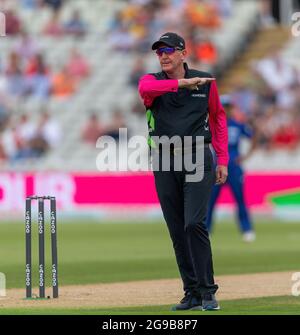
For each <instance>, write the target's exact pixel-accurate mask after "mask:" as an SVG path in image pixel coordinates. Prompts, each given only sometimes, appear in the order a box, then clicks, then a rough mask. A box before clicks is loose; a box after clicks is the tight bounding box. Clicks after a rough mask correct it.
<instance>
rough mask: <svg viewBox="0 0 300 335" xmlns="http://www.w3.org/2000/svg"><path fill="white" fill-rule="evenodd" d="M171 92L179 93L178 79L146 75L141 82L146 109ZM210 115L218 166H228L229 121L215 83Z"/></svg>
mask: <svg viewBox="0 0 300 335" xmlns="http://www.w3.org/2000/svg"><path fill="white" fill-rule="evenodd" d="M169 92H178V80H177V79H165V80H157V79H156V78H155V77H154V76H153V75H151V74H146V75H144V76H143V77H142V78H141V79H140V81H139V93H140V96H141V98H142V99H143V101H144V105H145V106H146V107H151V105H152V104H153V102H154V100H155V98H157V97H159V96H161V95H163V94H166V93H169ZM208 113H209V128H210V132H211V135H212V145H213V148H214V150H215V153H216V156H217V164H218V165H225V166H227V165H228V161H229V155H228V130H227V120H226V114H225V111H224V108H223V106H222V104H221V102H220V98H219V94H218V89H217V85H216V82H215V81H213V82H211V84H210V90H209V97H208ZM174 117H176V116H175V115H174Z"/></svg>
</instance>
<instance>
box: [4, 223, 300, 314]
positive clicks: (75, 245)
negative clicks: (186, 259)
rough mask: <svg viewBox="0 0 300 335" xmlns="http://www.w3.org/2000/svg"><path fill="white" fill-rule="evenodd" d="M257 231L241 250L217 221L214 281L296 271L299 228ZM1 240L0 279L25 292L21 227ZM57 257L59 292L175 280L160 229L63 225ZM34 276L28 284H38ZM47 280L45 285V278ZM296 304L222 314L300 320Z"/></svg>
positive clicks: (266, 302)
mask: <svg viewBox="0 0 300 335" xmlns="http://www.w3.org/2000/svg"><path fill="white" fill-rule="evenodd" d="M47 229H49V228H47ZM256 231H257V240H256V241H255V243H251V244H245V243H244V242H242V240H241V236H240V234H239V232H238V229H237V226H236V225H235V224H234V223H229V222H222V223H218V224H217V225H216V226H215V231H214V234H213V235H212V237H211V241H212V248H213V257H214V268H215V274H216V275H223V274H242V273H256V272H271V271H288V270H295V269H296V270H297V269H299V271H300V266H299V264H300V243H299V241H300V224H297V223H283V222H279V221H273V222H263V221H257V222H256ZM0 233H1V244H0V255H1V256H0V257H1V259H0V266H1V268H0V272H3V273H4V274H5V275H6V281H7V288H20V287H24V275H25V274H24V267H25V237H24V235H25V233H24V223H1V224H0ZM46 233H47V234H46V260H47V263H48V264H47V265H48V268H46V271H47V272H48V273H50V272H49V271H50V265H51V264H50V259H51V258H50V256H51V254H50V252H51V251H50V233H49V231H46ZM37 235H38V234H37V227H34V229H33V236H34V239H33V264H37V258H38V250H37ZM34 248H35V249H34ZM58 257H59V264H58V266H59V267H58V270H59V282H60V285H70V284H76V285H80V284H89V283H109V282H119V281H131V280H146V279H163V278H178V277H179V274H178V270H177V266H176V262H175V257H174V253H173V249H172V244H171V241H170V238H169V234H168V231H167V228H166V226H165V224H164V223H162V222H155V223H153V224H150V223H146V224H141V223H103V224H97V223H87V222H77V223H66V224H62V223H61V224H59V226H58ZM35 268H37V266H35ZM35 271H36V270H35ZM35 271H33V278H35V279H34V280H36V282H35V281H34V283H33V284H34V285H37V271H36V272H35ZM48 281H49V283H48V284H50V278H49V279H48ZM24 291H25V288H24ZM174 303H176V302H174ZM299 304H300V298H299V297H269V298H259V299H247V300H236V301H232V302H231V301H223V302H222V308H223V311H220V314H222V313H225V314H226V313H229V314H230V313H231V312H232V314H237V312H239V313H240V314H249V313H252V312H253V313H254V314H270V313H271V314H278V313H279V314H280V313H281V314H289V313H291V314H295V313H298V314H300V308H299ZM167 310H169V307H168V306H149V307H144V308H140V307H139V308H122V309H109V310H108V309H106V310H104V309H103V310H102V309H97V310H96V309H86V310H82V309H81V310H80V314H84V313H86V314H114V313H115V314H160V313H163V314H167V312H166V311H167ZM44 312H45V314H56V313H57V314H64V313H66V314H79V311H78V310H76V309H55V310H51V309H50V310H49V309H47V311H44ZM11 313H12V314H25V313H29V311H26V310H25V309H5V308H4V309H2V310H1V312H0V314H11ZM30 313H34V314H35V313H37V314H39V313H41V314H42V313H43V310H41V309H37V310H34V309H30Z"/></svg>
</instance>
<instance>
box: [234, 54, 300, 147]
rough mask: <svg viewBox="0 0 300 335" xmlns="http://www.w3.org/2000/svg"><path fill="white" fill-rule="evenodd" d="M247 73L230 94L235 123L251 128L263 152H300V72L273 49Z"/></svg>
mask: <svg viewBox="0 0 300 335" xmlns="http://www.w3.org/2000/svg"><path fill="white" fill-rule="evenodd" d="M250 73H251V75H250V76H249V78H243V79H241V80H240V81H239V82H237V83H236V85H235V87H233V91H232V92H231V97H232V100H233V102H234V104H235V117H236V119H237V120H240V121H242V122H247V123H249V124H251V125H252V127H253V129H254V130H255V131H256V134H257V138H258V145H259V147H260V148H262V149H265V150H268V151H269V150H272V149H279V148H281V149H285V150H286V149H290V150H292V151H293V150H294V149H297V148H299V144H300V68H299V69H297V68H295V67H293V66H292V65H290V64H289V63H287V62H286V60H285V58H284V57H283V55H282V53H281V50H274V49H273V48H272V50H270V53H269V55H268V56H267V57H265V58H263V59H261V60H258V61H253V63H252V64H251V69H250Z"/></svg>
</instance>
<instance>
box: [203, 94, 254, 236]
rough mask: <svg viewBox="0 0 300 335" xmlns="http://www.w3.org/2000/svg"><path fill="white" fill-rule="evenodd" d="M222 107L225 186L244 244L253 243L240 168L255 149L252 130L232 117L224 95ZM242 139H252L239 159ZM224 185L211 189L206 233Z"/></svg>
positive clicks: (230, 106) (230, 105) (227, 98)
mask: <svg viewBox="0 0 300 335" xmlns="http://www.w3.org/2000/svg"><path fill="white" fill-rule="evenodd" d="M221 102H222V105H223V107H224V109H225V111H226V115H227V127H228V151H229V157H230V158H229V164H228V178H227V182H226V184H228V185H229V187H230V189H231V191H232V194H233V196H234V198H235V201H236V203H237V210H238V213H237V216H238V223H239V228H240V231H241V233H242V236H243V240H244V241H245V242H253V241H254V240H255V237H256V236H255V232H254V229H253V224H252V222H251V219H250V216H249V213H248V210H247V207H246V204H245V199H244V172H243V169H242V167H241V162H242V160H244V159H246V157H248V156H249V155H250V154H251V152H252V151H253V149H254V148H255V143H256V140H255V137H254V136H253V131H252V129H251V128H250V127H249V126H247V125H246V124H243V123H240V122H237V121H236V120H234V119H233V117H232V111H233V108H234V105H233V103H232V101H231V99H230V96H227V95H224V96H222V97H221ZM243 137H246V138H249V139H252V145H251V148H250V150H249V152H248V153H247V155H245V156H243V157H241V156H240V152H239V146H240V142H241V139H242V138H243ZM223 185H225V184H222V185H220V184H216V185H215V186H214V188H213V191H212V194H211V198H210V203H209V207H208V212H207V218H206V225H207V228H208V231H209V232H210V233H211V231H212V224H213V209H214V207H215V204H216V202H217V199H218V196H219V194H220V191H221V189H222V187H223Z"/></svg>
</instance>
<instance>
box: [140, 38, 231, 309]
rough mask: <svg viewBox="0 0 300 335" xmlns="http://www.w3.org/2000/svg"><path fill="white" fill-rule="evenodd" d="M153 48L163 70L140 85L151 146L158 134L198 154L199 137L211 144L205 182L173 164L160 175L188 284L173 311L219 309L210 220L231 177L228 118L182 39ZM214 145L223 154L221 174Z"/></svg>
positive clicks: (161, 191) (206, 152)
mask: <svg viewBox="0 0 300 335" xmlns="http://www.w3.org/2000/svg"><path fill="white" fill-rule="evenodd" d="M152 50H156V54H157V56H158V59H159V62H160V66H161V70H162V71H161V72H158V73H152V74H146V75H144V76H143V77H142V78H141V79H140V81H139V93H140V95H141V97H142V99H143V101H144V105H145V107H146V109H147V120H148V127H149V141H148V142H149V145H150V147H155V141H153V140H152V137H154V136H155V137H161V136H167V137H168V138H172V137H173V136H176V135H177V136H179V137H180V138H182V139H184V137H185V136H191V137H192V141H193V142H192V146H191V151H192V155H194V154H195V148H196V146H195V145H194V144H195V143H196V139H197V137H200V136H201V137H202V138H204V143H205V144H204V166H203V168H204V176H203V178H202V180H200V181H197V182H187V181H186V176H187V175H188V174H190V171H187V170H186V169H184V168H183V169H181V171H178V170H177V169H175V168H174V162H173V165H172V160H171V162H170V164H171V167H170V169H169V171H163V170H162V169H159V170H158V171H154V177H155V185H156V191H157V194H158V198H159V201H160V205H161V208H162V211H163V215H164V218H165V220H166V223H167V226H168V229H169V233H170V236H171V239H172V242H173V247H174V251H175V255H176V260H177V264H178V268H179V271H180V275H181V278H182V281H183V289H184V297H183V299H182V300H181V301H180V303H179V304H178V305H175V306H174V307H173V308H172V309H173V310H191V309H192V310H217V309H219V305H218V302H217V300H216V298H215V292H216V291H217V289H218V285H216V284H215V282H214V275H213V262H212V253H211V245H210V240H209V235H208V231H207V228H206V225H205V219H206V212H207V206H208V200H209V197H210V193H211V190H212V187H213V185H214V183H217V184H223V183H225V181H226V178H227V174H228V173H227V164H228V139H227V124H226V115H225V112H224V110H223V108H222V105H221V103H220V99H219V95H218V91H217V86H216V83H215V80H214V78H212V76H211V75H210V74H209V73H205V72H201V71H198V70H193V69H189V68H188V65H187V63H186V62H185V58H186V56H187V51H186V49H185V41H184V39H183V38H182V37H181V36H179V35H177V34H175V33H172V32H167V33H165V34H163V35H162V36H161V37H160V38H159V40H158V41H156V42H155V43H154V44H153V45H152ZM210 143H212V146H213V148H214V150H215V153H216V156H217V168H216V170H215V169H214V164H213V156H212V152H211V150H210ZM158 149H159V148H157V147H156V149H154V150H158ZM176 149H177V148H176V147H175V148H173V150H172V151H171V156H175V155H176V154H177V155H178V152H179V153H180V154H184V152H183V151H184V150H181V149H182V148H178V149H179V150H176ZM180 150H181V151H180ZM173 158H174V157H173Z"/></svg>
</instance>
